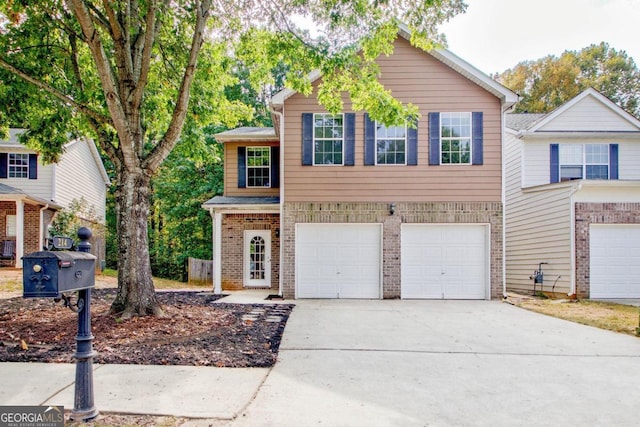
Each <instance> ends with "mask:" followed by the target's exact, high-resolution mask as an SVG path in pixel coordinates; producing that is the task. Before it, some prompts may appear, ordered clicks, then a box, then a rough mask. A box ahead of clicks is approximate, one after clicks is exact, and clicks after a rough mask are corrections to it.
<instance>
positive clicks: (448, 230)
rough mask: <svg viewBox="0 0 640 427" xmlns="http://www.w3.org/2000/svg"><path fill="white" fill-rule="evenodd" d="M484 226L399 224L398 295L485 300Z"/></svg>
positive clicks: (486, 265) (485, 253)
mask: <svg viewBox="0 0 640 427" xmlns="http://www.w3.org/2000/svg"><path fill="white" fill-rule="evenodd" d="M487 230H488V226H485V225H477V224H472V225H460V224H455V225H432V224H403V225H402V250H401V253H402V269H401V271H402V285H401V290H402V298H426V299H485V298H487V296H488V292H487V289H488V283H489V279H488V271H489V267H488V260H489V259H488V256H487V254H488V253H489V252H488V249H487V248H488V245H487V243H486V242H487V237H486V236H487Z"/></svg>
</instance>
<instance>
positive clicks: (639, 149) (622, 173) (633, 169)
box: [612, 135, 640, 180]
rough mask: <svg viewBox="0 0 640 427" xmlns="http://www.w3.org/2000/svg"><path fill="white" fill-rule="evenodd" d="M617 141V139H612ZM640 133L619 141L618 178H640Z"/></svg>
mask: <svg viewBox="0 0 640 427" xmlns="http://www.w3.org/2000/svg"><path fill="white" fill-rule="evenodd" d="M612 142H616V141H612ZM639 165H640V135H639V136H638V138H637V139H634V140H631V141H630V140H625V141H620V142H618V179H623V180H629V179H635V180H640V167H639Z"/></svg>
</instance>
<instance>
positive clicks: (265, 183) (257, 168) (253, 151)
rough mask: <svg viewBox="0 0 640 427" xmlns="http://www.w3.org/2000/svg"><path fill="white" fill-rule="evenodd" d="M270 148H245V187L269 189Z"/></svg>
mask: <svg viewBox="0 0 640 427" xmlns="http://www.w3.org/2000/svg"><path fill="white" fill-rule="evenodd" d="M270 177H271V148H270V147H247V187H270V186H271V184H270Z"/></svg>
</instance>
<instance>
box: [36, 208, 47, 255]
mask: <svg viewBox="0 0 640 427" xmlns="http://www.w3.org/2000/svg"><path fill="white" fill-rule="evenodd" d="M47 209H49V204H48V203H47V204H46V205H44V206H43V207H41V208H40V240H39V241H38V247H39V248H44V211H46V210H47ZM47 234H48V232H47Z"/></svg>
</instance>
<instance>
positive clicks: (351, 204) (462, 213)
mask: <svg viewBox="0 0 640 427" xmlns="http://www.w3.org/2000/svg"><path fill="white" fill-rule="evenodd" d="M408 39H409V36H408V34H407V33H406V32H400V36H399V37H398V39H397V40H396V41H395V45H394V52H393V53H392V54H391V55H389V56H381V57H380V58H379V59H378V60H377V63H378V64H379V66H380V76H379V79H380V81H381V83H382V84H384V86H385V88H387V89H388V90H391V91H392V93H393V95H394V97H396V98H397V99H399V100H401V101H402V102H405V103H409V102H411V103H413V104H414V105H416V106H417V107H418V108H419V112H420V114H421V119H420V120H419V121H418V123H417V126H416V128H412V127H411V126H397V127H396V126H394V127H385V126H383V125H381V124H378V123H376V122H374V121H372V120H371V119H370V118H369V117H368V115H367V114H366V112H354V111H352V110H351V104H350V102H349V100H348V99H346V98H345V104H344V106H345V109H344V111H343V112H342V113H341V114H338V115H336V116H332V115H331V114H328V113H327V111H325V110H324V109H323V107H322V106H320V104H319V103H318V101H317V87H318V83H320V81H321V76H319V75H314V76H313V77H312V81H313V87H314V92H313V94H312V95H310V96H308V97H306V96H303V95H302V94H299V93H296V92H294V91H291V90H283V91H281V92H280V93H278V94H276V95H275V96H274V97H273V99H272V102H271V106H272V111H273V118H274V123H275V127H274V128H239V129H234V130H230V131H227V132H223V133H220V134H218V135H217V136H216V138H217V139H218V141H220V142H222V143H223V144H224V165H225V175H224V178H225V183H224V184H225V186H224V194H223V195H222V196H217V197H214V198H213V199H211V200H209V201H207V202H206V203H204V204H203V207H204V208H205V209H208V210H209V211H210V212H211V215H212V217H213V220H214V227H213V228H214V231H213V233H214V237H213V238H214V250H213V258H214V279H213V280H214V289H215V291H216V292H218V293H219V292H222V290H231V289H242V288H251V287H260V288H270V289H273V290H274V293H276V292H277V293H278V294H281V295H283V296H284V297H285V298H373V299H376V298H435V299H456V298H464V299H490V298H499V297H501V296H502V295H503V292H504V281H503V269H504V263H503V243H504V242H503V203H502V194H503V191H502V190H503V174H502V141H503V125H504V123H503V116H504V114H503V113H504V112H505V111H506V110H507V109H509V108H510V107H511V106H512V105H513V104H514V103H515V102H516V101H517V96H516V95H515V94H514V93H513V92H511V91H509V90H508V89H506V88H505V87H503V86H501V85H500V84H498V83H496V82H495V81H493V80H492V79H490V78H489V77H488V76H486V75H485V74H483V73H481V72H480V71H478V70H477V69H475V68H474V67H472V66H471V65H469V64H468V63H466V62H465V61H463V60H461V59H460V58H458V57H456V56H455V55H453V54H452V53H451V52H449V51H447V50H434V51H431V52H425V51H423V50H421V49H418V48H416V47H413V46H412V45H411V44H410V43H409V41H408Z"/></svg>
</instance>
